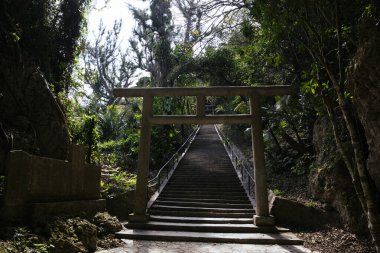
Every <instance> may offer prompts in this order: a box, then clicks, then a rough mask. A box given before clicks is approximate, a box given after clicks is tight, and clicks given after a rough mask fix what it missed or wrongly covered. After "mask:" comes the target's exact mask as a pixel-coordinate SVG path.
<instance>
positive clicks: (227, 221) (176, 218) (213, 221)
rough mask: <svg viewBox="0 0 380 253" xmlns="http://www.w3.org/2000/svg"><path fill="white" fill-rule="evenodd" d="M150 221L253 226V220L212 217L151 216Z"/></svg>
mask: <svg viewBox="0 0 380 253" xmlns="http://www.w3.org/2000/svg"><path fill="white" fill-rule="evenodd" d="M150 221H159V222H177V223H208V224H253V219H252V217H251V218H212V217H181V216H159V215H151V216H150Z"/></svg>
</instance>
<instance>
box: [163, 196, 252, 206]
mask: <svg viewBox="0 0 380 253" xmlns="http://www.w3.org/2000/svg"><path fill="white" fill-rule="evenodd" d="M157 200H160V201H180V202H204V203H225V204H249V205H250V204H251V202H250V201H249V200H248V199H244V200H237V199H215V198H183V197H179V198H172V197H164V196H162V195H160V196H159V197H158V198H157Z"/></svg>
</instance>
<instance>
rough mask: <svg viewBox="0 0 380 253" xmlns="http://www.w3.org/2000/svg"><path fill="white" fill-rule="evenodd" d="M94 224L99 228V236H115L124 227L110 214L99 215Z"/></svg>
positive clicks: (96, 216)
mask: <svg viewBox="0 0 380 253" xmlns="http://www.w3.org/2000/svg"><path fill="white" fill-rule="evenodd" d="M93 223H94V224H95V225H96V226H98V233H99V234H114V233H116V232H119V231H120V230H122V229H123V225H121V223H120V222H119V220H118V219H117V218H116V217H113V216H111V215H110V214H109V213H106V212H104V213H97V214H96V215H95V217H94V219H93Z"/></svg>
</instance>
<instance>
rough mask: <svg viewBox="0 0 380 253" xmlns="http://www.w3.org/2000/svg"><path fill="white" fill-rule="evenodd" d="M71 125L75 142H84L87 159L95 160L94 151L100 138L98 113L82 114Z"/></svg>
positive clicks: (88, 160)
mask: <svg viewBox="0 0 380 253" xmlns="http://www.w3.org/2000/svg"><path fill="white" fill-rule="evenodd" d="M72 123H73V124H72V125H71V138H72V141H73V142H74V143H78V144H83V145H84V146H85V147H86V148H87V152H86V161H87V162H88V163H90V162H91V161H93V160H94V157H93V155H94V152H95V151H96V150H97V142H98V140H99V138H100V135H99V131H98V128H97V124H98V118H97V117H96V115H86V114H82V115H81V117H80V118H77V119H76V120H75V121H74V122H72Z"/></svg>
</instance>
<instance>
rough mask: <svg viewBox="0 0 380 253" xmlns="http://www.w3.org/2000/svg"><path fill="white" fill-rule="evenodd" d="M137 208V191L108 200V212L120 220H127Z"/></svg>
mask: <svg viewBox="0 0 380 253" xmlns="http://www.w3.org/2000/svg"><path fill="white" fill-rule="evenodd" d="M134 206H135V191H129V192H126V193H123V194H120V195H117V196H113V197H108V198H107V211H108V212H109V213H110V214H112V215H115V216H116V217H117V218H118V219H119V220H127V219H128V215H129V214H130V213H132V212H133V209H134Z"/></svg>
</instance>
